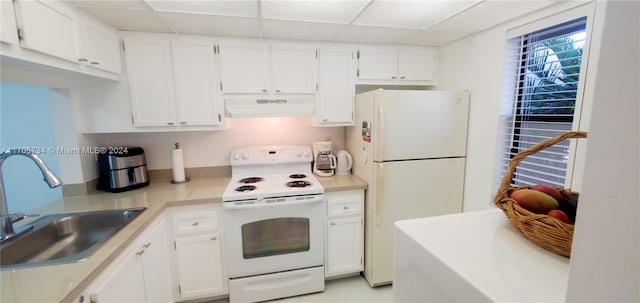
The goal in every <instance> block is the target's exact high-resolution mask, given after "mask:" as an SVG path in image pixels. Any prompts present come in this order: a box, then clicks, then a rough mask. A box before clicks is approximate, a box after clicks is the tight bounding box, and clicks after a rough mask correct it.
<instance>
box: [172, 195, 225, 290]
mask: <svg viewBox="0 0 640 303" xmlns="http://www.w3.org/2000/svg"><path fill="white" fill-rule="evenodd" d="M220 208H221V206H220V205H219V204H207V205H193V206H184V207H176V208H172V209H170V213H171V218H172V224H171V225H172V230H173V235H172V237H173V244H174V246H173V248H174V249H173V252H172V254H171V255H172V259H173V263H174V267H173V268H174V274H173V275H172V277H173V288H174V289H175V291H174V294H175V295H174V300H175V301H183V300H190V299H201V298H208V297H215V296H221V295H227V294H228V293H229V290H228V289H229V287H228V280H227V278H226V271H225V266H224V262H223V255H222V251H223V250H222V236H221V235H222V233H221V229H220V224H219V222H221V220H220V217H219V216H220V213H221V209H220Z"/></svg>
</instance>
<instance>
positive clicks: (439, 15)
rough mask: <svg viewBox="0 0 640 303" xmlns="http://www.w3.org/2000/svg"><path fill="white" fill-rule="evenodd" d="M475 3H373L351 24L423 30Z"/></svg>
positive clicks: (475, 0)
mask: <svg viewBox="0 0 640 303" xmlns="http://www.w3.org/2000/svg"><path fill="white" fill-rule="evenodd" d="M477 1H478V0H474V1H462V0H460V1H375V2H373V3H371V5H369V7H367V9H366V10H365V11H364V12H363V13H362V14H361V15H360V16H359V17H358V18H357V19H356V20H355V21H354V22H353V24H357V25H370V26H384V27H396V28H408V29H425V28H428V27H430V26H432V25H433V24H435V23H437V22H439V21H441V20H443V19H445V18H447V17H448V16H450V15H452V14H455V13H456V12H458V11H460V10H462V9H464V8H465V7H467V6H470V5H472V4H473V3H475V2H477Z"/></svg>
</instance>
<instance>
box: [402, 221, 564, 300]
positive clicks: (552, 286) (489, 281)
mask: <svg viewBox="0 0 640 303" xmlns="http://www.w3.org/2000/svg"><path fill="white" fill-rule="evenodd" d="M395 237H396V243H395V244H394V245H395V246H394V249H395V252H396V256H395V258H394V262H396V263H395V264H396V266H395V269H394V270H395V272H394V285H393V287H394V289H393V291H394V302H418V301H419V302H461V301H465V302H564V301H565V296H566V292H567V283H568V279H569V259H568V258H565V257H562V256H559V255H556V254H554V253H551V252H549V251H547V250H544V249H542V248H540V247H538V246H536V245H535V244H533V243H531V242H530V241H529V240H527V239H525V238H524V237H523V236H521V235H520V234H519V233H518V232H517V231H516V229H515V228H513V226H511V223H510V222H509V221H508V220H507V218H506V216H505V215H504V214H503V213H502V211H500V210H499V209H491V210H486V211H475V212H468V213H462V214H455V215H447V216H439V217H431V218H421V219H413V220H404V221H398V222H396V223H395Z"/></svg>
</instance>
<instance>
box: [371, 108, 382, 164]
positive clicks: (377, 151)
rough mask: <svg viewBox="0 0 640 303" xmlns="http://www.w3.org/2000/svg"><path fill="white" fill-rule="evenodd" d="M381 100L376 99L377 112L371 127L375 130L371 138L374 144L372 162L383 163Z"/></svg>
mask: <svg viewBox="0 0 640 303" xmlns="http://www.w3.org/2000/svg"><path fill="white" fill-rule="evenodd" d="M380 99H381V98H378V102H377V107H378V110H377V111H376V113H375V120H374V121H375V123H374V125H373V127H374V128H375V130H376V131H375V132H374V134H375V138H372V140H374V141H373V143H374V144H375V148H374V153H373V157H374V159H373V160H374V161H378V162H382V161H384V108H383V106H382V104H383V103H382V101H381V100H380Z"/></svg>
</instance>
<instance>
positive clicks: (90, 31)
mask: <svg viewBox="0 0 640 303" xmlns="http://www.w3.org/2000/svg"><path fill="white" fill-rule="evenodd" d="M81 20H82V23H81V24H80V25H81V26H80V33H81V36H80V59H79V60H80V61H81V62H82V63H84V64H85V65H86V66H91V67H93V68H97V69H101V70H105V71H108V72H112V73H116V74H120V72H121V71H122V62H121V61H120V60H121V59H120V38H119V37H118V32H117V31H116V30H115V29H112V28H109V27H108V26H107V25H104V24H101V23H99V22H98V21H95V20H92V19H91V18H90V17H83V18H82V19H81Z"/></svg>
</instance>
